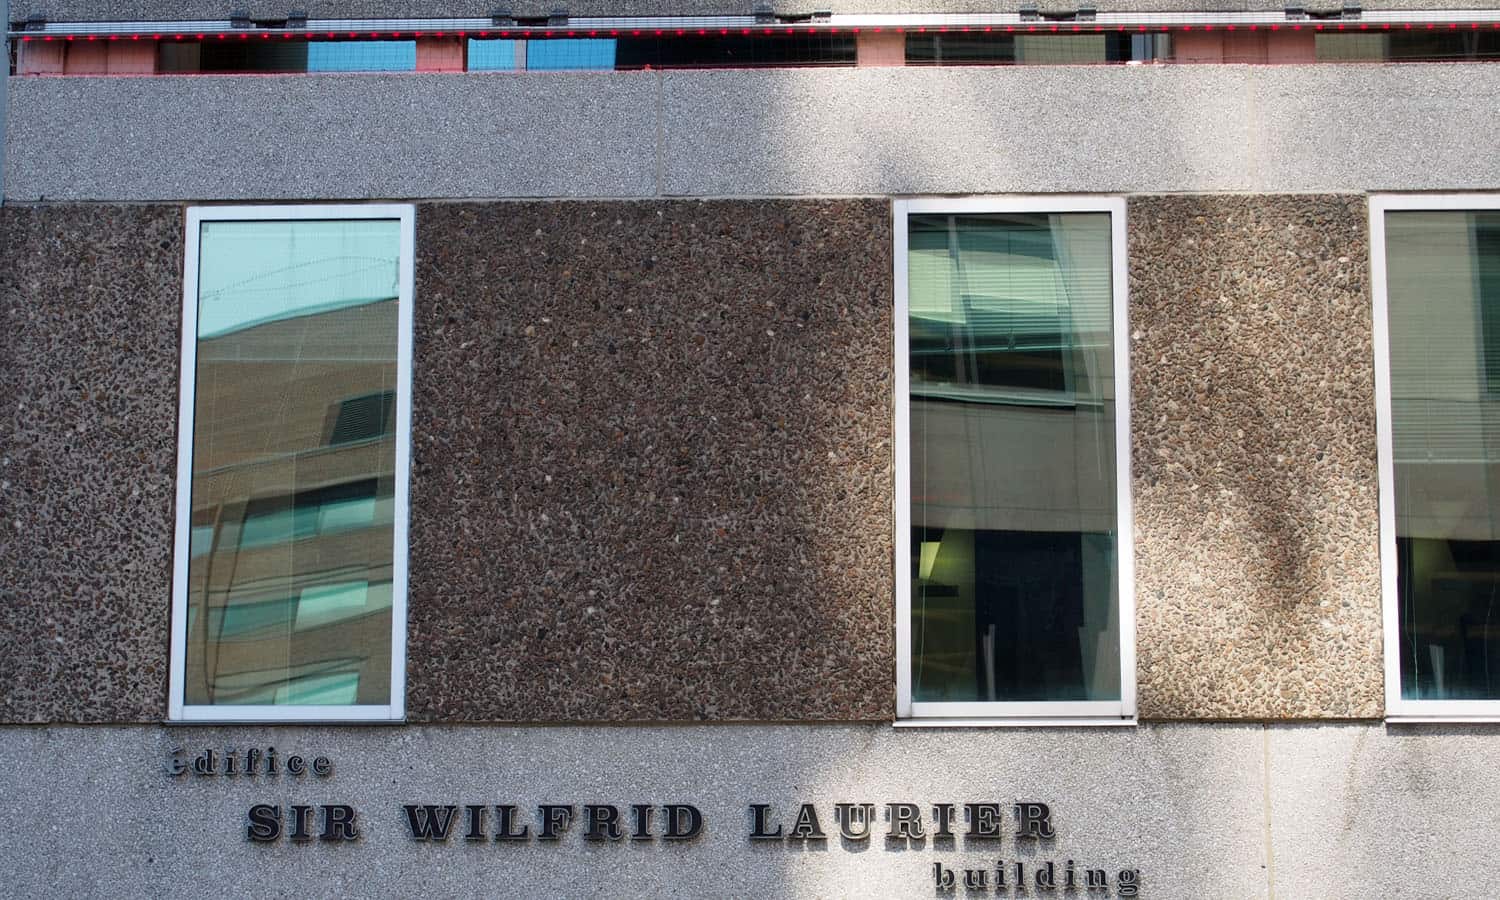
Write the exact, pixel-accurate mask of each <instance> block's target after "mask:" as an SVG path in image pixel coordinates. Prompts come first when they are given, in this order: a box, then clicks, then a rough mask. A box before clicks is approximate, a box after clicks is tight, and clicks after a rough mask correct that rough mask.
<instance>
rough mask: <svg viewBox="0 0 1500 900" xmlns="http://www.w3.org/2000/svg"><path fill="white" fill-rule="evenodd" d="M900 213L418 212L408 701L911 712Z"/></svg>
mask: <svg viewBox="0 0 1500 900" xmlns="http://www.w3.org/2000/svg"><path fill="white" fill-rule="evenodd" d="M890 241H891V231H890V207H889V204H887V203H885V202H881V201H860V200H855V201H820V202H806V201H804V202H788V201H751V202H743V201H739V202H735V201H723V202H697V201H686V202H683V201H679V202H645V203H490V204H482V205H481V204H427V205H423V206H421V207H420V208H419V211H418V215H417V285H416V289H417V297H418V302H417V325H416V357H417V365H416V374H415V378H416V399H415V404H414V410H415V416H414V425H413V431H414V434H413V460H414V462H413V478H412V534H411V558H412V565H411V573H412V574H411V603H410V610H411V612H410V622H411V631H410V643H409V650H408V654H407V656H408V667H409V672H410V684H409V690H408V700H409V705H408V712H409V715H410V716H411V717H412V718H413V719H417V720H445V721H453V720H522V721H528V720H529V721H577V720H611V721H618V720H683V719H714V720H732V719H763V720H764V719H771V720H783V719H885V718H889V717H890V716H891V715H892V714H893V712H894V702H895V701H894V691H895V675H894V669H893V665H894V664H893V652H894V594H893V587H892V581H891V579H892V568H891V566H892V564H891V553H892V548H891V518H890V516H891V489H892V471H891V465H892V461H891V460H892V456H891V454H892V449H891V415H892V409H891V388H892V384H891V352H892V349H891V348H892V340H893V338H892V321H891V317H892V304H893V301H892V286H891V272H892V263H891V250H890Z"/></svg>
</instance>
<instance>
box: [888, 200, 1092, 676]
mask: <svg viewBox="0 0 1500 900" xmlns="http://www.w3.org/2000/svg"><path fill="white" fill-rule="evenodd" d="M908 234H909V239H908V240H909V250H908V272H909V281H910V292H909V294H910V296H909V304H908V306H909V313H910V316H909V327H910V361H911V423H912V435H911V471H912V498H911V499H912V521H913V529H912V535H911V558H912V560H913V561H914V565H913V576H914V583H913V589H912V616H913V622H912V627H913V637H912V640H913V647H912V658H913V698H914V699H915V700H918V701H945V700H952V701H1007V700H1009V701H1019V700H1027V701H1031V700H1038V701H1047V700H1098V699H1113V698H1118V697H1119V696H1120V672H1119V621H1118V604H1117V602H1116V595H1117V588H1116V584H1115V577H1116V576H1115V559H1116V558H1115V550H1114V541H1115V530H1116V526H1115V517H1116V512H1115V504H1116V495H1115V454H1114V428H1115V422H1114V374H1113V365H1114V364H1113V359H1112V356H1111V353H1112V346H1113V344H1112V340H1111V315H1112V308H1113V307H1112V302H1111V279H1110V265H1111V248H1110V220H1109V215H1108V214H1104V213H1069V214H993V213H987V214H978V215H913V216H911V217H910V219H909V220H908Z"/></svg>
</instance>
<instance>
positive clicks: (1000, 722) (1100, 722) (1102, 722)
mask: <svg viewBox="0 0 1500 900" xmlns="http://www.w3.org/2000/svg"><path fill="white" fill-rule="evenodd" d="M1496 721H1500V719H1497V720H1496ZM1137 724H1139V723H1138V722H1137V721H1136V718H1135V717H1134V716H1131V717H1129V718H1120V717H1118V716H1116V717H1108V718H1106V717H1102V716H1100V717H1092V716H1091V717H1088V718H1083V717H1078V718H1068V717H1066V716H1051V717H1035V718H1022V717H1017V718H1013V719H981V718H952V719H939V718H932V719H897V720H896V721H894V722H892V723H891V726H892V727H894V728H1134V727H1135V726H1136V725H1137Z"/></svg>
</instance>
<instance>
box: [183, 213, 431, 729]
mask: <svg viewBox="0 0 1500 900" xmlns="http://www.w3.org/2000/svg"><path fill="white" fill-rule="evenodd" d="M199 242H200V243H199V279H198V305H197V316H198V331H197V336H196V337H197V371H196V379H195V382H194V392H195V398H194V399H195V403H194V414H193V417H194V420H193V458H192V531H191V533H192V551H191V558H190V560H189V564H188V608H189V616H188V625H187V628H188V631H187V636H186V638H187V640H186V654H185V661H186V665H185V675H186V677H185V685H186V690H185V697H184V699H185V702H186V703H187V704H189V705H203V704H299V705H301V704H307V705H329V704H336V705H347V704H374V705H385V704H388V703H390V702H391V697H390V693H391V671H390V667H391V598H392V591H391V584H392V575H393V558H394V551H395V534H394V516H393V510H394V495H395V490H394V489H395V466H396V436H395V433H394V432H395V428H394V425H395V415H394V405H395V396H396V380H397V330H398V303H399V300H398V297H399V290H398V282H399V270H400V250H401V237H400V223H399V222H398V221H396V220H351V221H260V222H256V221H243V222H240V221H221V222H216V221H211V222H204V223H203V224H202V228H201V232H200V234H199Z"/></svg>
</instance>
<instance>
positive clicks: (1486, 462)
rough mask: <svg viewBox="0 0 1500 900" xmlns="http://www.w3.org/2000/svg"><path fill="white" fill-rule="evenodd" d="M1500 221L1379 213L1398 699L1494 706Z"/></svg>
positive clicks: (1499, 584) (1498, 656)
mask: <svg viewBox="0 0 1500 900" xmlns="http://www.w3.org/2000/svg"><path fill="white" fill-rule="evenodd" d="M1497 235H1500V213H1497V212H1425V211H1423V212H1392V213H1388V214H1387V216H1386V269H1387V272H1386V274H1387V295H1388V314H1389V323H1390V357H1391V414H1392V417H1391V426H1392V427H1391V436H1392V449H1393V452H1394V471H1395V487H1396V503H1395V518H1396V539H1397V562H1398V565H1397V569H1398V577H1397V581H1398V592H1397V611H1398V615H1399V617H1400V622H1401V634H1400V645H1401V693H1402V696H1403V697H1406V698H1408V699H1495V698H1500V521H1497V515H1496V511H1497V510H1500V395H1497V394H1496V372H1497V371H1500V369H1497V365H1500V329H1497V326H1500V277H1497V276H1500V239H1497Z"/></svg>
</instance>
